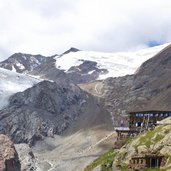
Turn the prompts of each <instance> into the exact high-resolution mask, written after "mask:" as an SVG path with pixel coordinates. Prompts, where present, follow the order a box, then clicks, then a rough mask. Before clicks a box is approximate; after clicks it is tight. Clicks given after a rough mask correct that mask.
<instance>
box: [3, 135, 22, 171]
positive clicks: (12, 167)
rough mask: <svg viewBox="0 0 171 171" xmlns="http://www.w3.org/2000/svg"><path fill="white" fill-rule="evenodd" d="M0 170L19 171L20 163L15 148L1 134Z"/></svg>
mask: <svg viewBox="0 0 171 171" xmlns="http://www.w3.org/2000/svg"><path fill="white" fill-rule="evenodd" d="M0 170H1V171H20V162H19V159H18V154H17V152H16V150H15V147H14V145H13V143H12V141H11V140H10V139H9V138H8V137H7V136H5V135H3V134H0Z"/></svg>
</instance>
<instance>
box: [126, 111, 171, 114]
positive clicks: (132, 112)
mask: <svg viewBox="0 0 171 171" xmlns="http://www.w3.org/2000/svg"><path fill="white" fill-rule="evenodd" d="M151 112H155V113H157V112H159V113H162V112H163V113H166V112H171V111H170V110H169V111H167V110H141V111H129V112H128V113H129V114H136V113H151Z"/></svg>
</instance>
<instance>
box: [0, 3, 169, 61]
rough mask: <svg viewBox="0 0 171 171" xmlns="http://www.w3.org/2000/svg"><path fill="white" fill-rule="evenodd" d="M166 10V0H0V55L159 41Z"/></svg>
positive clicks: (164, 36)
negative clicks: (72, 47)
mask: <svg viewBox="0 0 171 171" xmlns="http://www.w3.org/2000/svg"><path fill="white" fill-rule="evenodd" d="M170 9H171V1H169V0H157V1H156V0H150V1H149V0H143V1H142V0H140V1H137V0H129V1H125V0H29V1H23V0H13V1H11V0H6V1H4V0H0V11H1V15H0V23H1V25H0V37H1V38H0V47H1V48H0V60H1V59H2V58H3V59H4V58H6V57H7V56H6V55H9V54H10V55H11V53H15V52H25V53H32V54H40V53H41V54H43V55H53V54H56V53H62V52H63V51H65V50H66V49H67V48H69V47H71V46H76V47H78V48H80V49H83V50H84V49H85V50H96V51H106V52H115V51H129V50H135V49H139V48H144V47H146V46H147V44H148V42H150V41H157V42H159V43H165V42H168V41H171V32H170V30H171V22H170V18H171V10H170ZM2 47H3V48H2Z"/></svg>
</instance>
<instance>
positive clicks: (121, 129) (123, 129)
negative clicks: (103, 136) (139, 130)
mask: <svg viewBox="0 0 171 171" xmlns="http://www.w3.org/2000/svg"><path fill="white" fill-rule="evenodd" d="M114 130H115V131H130V128H129V127H115V128H114Z"/></svg>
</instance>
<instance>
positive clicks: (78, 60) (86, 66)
mask: <svg viewBox="0 0 171 171" xmlns="http://www.w3.org/2000/svg"><path fill="white" fill-rule="evenodd" d="M168 45H169V43H167V44H164V45H160V46H156V47H151V48H147V49H143V50H139V51H135V52H118V53H104V52H93V51H81V50H79V49H77V48H73V47H72V48H70V49H69V50H67V51H66V52H64V53H62V54H61V55H54V56H51V57H45V56H42V55H30V54H22V53H16V54H14V55H12V56H11V57H9V58H8V59H7V60H5V61H2V62H0V67H2V68H5V69H9V70H13V71H16V72H19V73H27V74H31V75H36V76H39V77H41V78H43V79H49V80H54V81H59V82H60V81H63V80H64V82H65V80H67V81H68V82H73V83H75V84H80V83H87V82H91V81H94V80H98V79H106V78H108V77H119V76H125V75H130V74H133V73H134V72H135V71H136V70H137V69H138V68H139V67H140V65H141V64H142V63H143V62H145V61H146V60H148V59H149V58H151V57H153V56H154V55H156V54H157V53H158V52H160V51H161V50H162V49H164V48H165V47H166V46H168Z"/></svg>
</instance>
